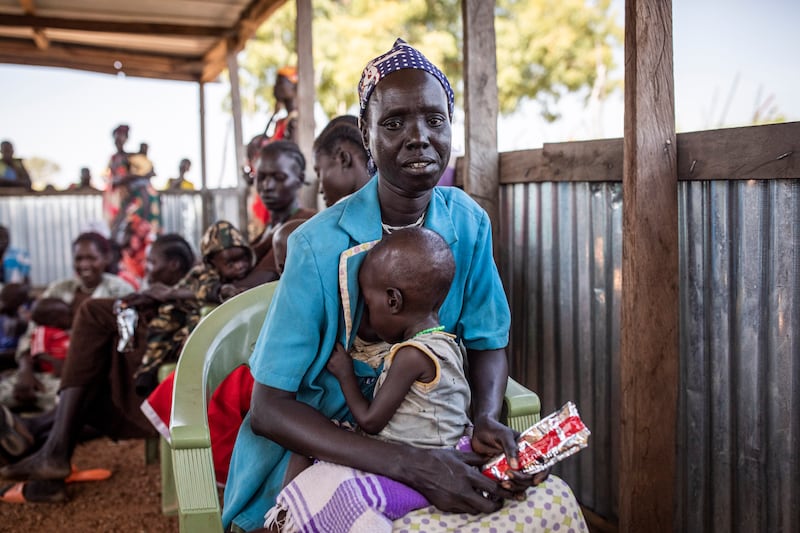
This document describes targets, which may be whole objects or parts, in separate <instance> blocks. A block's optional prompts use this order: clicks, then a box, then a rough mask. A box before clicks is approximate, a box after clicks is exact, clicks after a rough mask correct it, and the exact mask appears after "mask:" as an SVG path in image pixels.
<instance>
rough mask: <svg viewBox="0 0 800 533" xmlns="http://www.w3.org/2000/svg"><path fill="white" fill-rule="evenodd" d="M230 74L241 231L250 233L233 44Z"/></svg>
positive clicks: (228, 54) (229, 64)
mask: <svg viewBox="0 0 800 533" xmlns="http://www.w3.org/2000/svg"><path fill="white" fill-rule="evenodd" d="M226 56H227V57H226V59H227V62H228V76H229V78H230V80H231V113H232V114H233V144H234V146H235V147H236V161H235V164H236V174H235V176H236V183H237V188H238V189H239V231H241V232H242V234H244V235H248V234H249V232H248V230H247V193H248V191H249V186H248V185H247V183H246V182H245V181H244V180H243V179H242V178H241V174H242V165H243V164H244V160H245V152H244V141H243V137H242V99H241V96H240V95H239V61H238V59H237V57H236V51H235V48H234V47H233V46H229V47H228V53H227V54H226Z"/></svg>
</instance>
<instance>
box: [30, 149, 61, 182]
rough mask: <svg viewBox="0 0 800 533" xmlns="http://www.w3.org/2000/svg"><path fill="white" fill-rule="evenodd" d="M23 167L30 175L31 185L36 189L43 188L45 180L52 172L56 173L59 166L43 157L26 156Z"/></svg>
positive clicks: (59, 168)
mask: <svg viewBox="0 0 800 533" xmlns="http://www.w3.org/2000/svg"><path fill="white" fill-rule="evenodd" d="M25 168H26V169H27V170H28V174H29V175H30V176H31V182H32V183H33V187H34V188H35V189H37V190H41V189H44V188H45V186H46V185H47V180H48V178H49V177H50V176H52V175H53V174H56V173H58V171H60V170H61V167H60V166H59V165H58V163H54V162H52V161H50V160H49V159H44V158H43V157H35V156H34V157H28V158H26V159H25Z"/></svg>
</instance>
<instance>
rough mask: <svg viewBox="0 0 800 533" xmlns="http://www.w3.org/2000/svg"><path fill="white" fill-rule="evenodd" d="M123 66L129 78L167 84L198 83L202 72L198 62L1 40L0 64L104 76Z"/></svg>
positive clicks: (115, 51)
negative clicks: (117, 63)
mask: <svg viewBox="0 0 800 533" xmlns="http://www.w3.org/2000/svg"><path fill="white" fill-rule="evenodd" d="M115 61H119V62H120V63H121V64H122V71H123V72H124V73H125V74H126V75H129V76H142V77H145V78H157V79H166V80H181V81H198V80H199V78H200V73H201V71H202V69H203V63H202V61H201V60H200V59H199V58H183V57H168V56H163V55H158V54H148V53H136V52H128V51H120V50H101V49H98V48H94V47H89V46H81V45H67V44H59V43H55V42H51V43H50V47H49V48H48V49H47V50H46V51H44V50H40V49H38V48H36V47H35V46H33V45H32V44H31V43H30V41H24V40H20V39H1V38H0V63H10V64H15V65H35V66H47V67H62V68H71V69H78V70H88V71H91V72H102V73H105V74H117V73H118V72H119V69H117V68H115V66H114V62H115Z"/></svg>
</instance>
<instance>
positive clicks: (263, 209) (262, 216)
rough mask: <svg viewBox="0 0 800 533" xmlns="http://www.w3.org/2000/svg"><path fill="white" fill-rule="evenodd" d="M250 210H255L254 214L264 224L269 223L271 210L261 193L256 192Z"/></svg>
mask: <svg viewBox="0 0 800 533" xmlns="http://www.w3.org/2000/svg"><path fill="white" fill-rule="evenodd" d="M250 210H251V211H252V212H253V216H254V217H256V218H257V219H258V220H260V221H261V223H262V224H264V225H265V226H266V225H267V224H268V223H269V211H268V210H267V206H265V205H264V202H262V201H261V197H260V196H259V195H257V194H256V195H255V196H254V198H253V205H251V206H250Z"/></svg>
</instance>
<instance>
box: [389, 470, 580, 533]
mask: <svg viewBox="0 0 800 533" xmlns="http://www.w3.org/2000/svg"><path fill="white" fill-rule="evenodd" d="M392 531H395V532H398V533H404V532H409V533H410V532H412V531H426V532H428V533H435V532H446V531H447V532H452V531H458V532H464V533H466V532H472V531H475V532H485V531H497V532H505V531H562V532H565V533H566V532H575V533H577V532H580V531H588V528H587V526H586V522H585V521H584V518H583V514H582V513H581V509H580V506H579V505H578V501H577V500H576V499H575V496H574V495H573V494H572V489H570V488H569V485H567V484H566V483H565V482H564V481H563V480H562V479H561V478H559V477H557V476H550V477H549V478H548V479H547V481H545V482H544V483H542V484H541V485H538V486H536V487H532V488H530V489H529V490H528V497H527V499H526V500H525V501H521V502H520V501H514V500H509V501H506V503H505V505H504V506H503V508H502V509H500V510H499V511H497V512H495V513H492V514H490V515H470V514H450V513H443V512H441V511H439V510H438V509H436V508H435V507H433V506H429V507H424V508H422V509H417V510H416V511H412V512H410V513H408V514H407V515H405V516H404V517H403V518H399V519H397V520H395V521H394V523H393V527H392Z"/></svg>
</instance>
